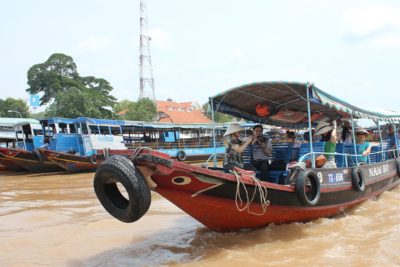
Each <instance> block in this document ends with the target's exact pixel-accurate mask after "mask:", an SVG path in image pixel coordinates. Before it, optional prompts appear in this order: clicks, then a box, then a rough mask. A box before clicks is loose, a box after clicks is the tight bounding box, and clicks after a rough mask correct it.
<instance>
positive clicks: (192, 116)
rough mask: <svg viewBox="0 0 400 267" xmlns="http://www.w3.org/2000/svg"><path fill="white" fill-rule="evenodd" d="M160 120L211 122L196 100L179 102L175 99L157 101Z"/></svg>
mask: <svg viewBox="0 0 400 267" xmlns="http://www.w3.org/2000/svg"><path fill="white" fill-rule="evenodd" d="M155 103H156V106H157V113H158V117H159V119H158V121H159V122H171V123H211V120H209V119H208V118H207V117H206V116H205V115H204V114H203V110H202V108H201V106H200V105H199V104H198V103H196V102H182V103H177V102H173V101H159V100H156V101H155Z"/></svg>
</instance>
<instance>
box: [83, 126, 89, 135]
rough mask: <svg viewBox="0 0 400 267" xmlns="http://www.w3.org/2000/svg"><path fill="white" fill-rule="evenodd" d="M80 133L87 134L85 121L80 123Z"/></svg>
mask: <svg viewBox="0 0 400 267" xmlns="http://www.w3.org/2000/svg"><path fill="white" fill-rule="evenodd" d="M82 133H83V134H89V130H88V127H87V125H86V123H82Z"/></svg>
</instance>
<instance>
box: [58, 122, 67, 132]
mask: <svg viewBox="0 0 400 267" xmlns="http://www.w3.org/2000/svg"><path fill="white" fill-rule="evenodd" d="M58 132H59V133H68V129H67V124H66V123H59V124H58Z"/></svg>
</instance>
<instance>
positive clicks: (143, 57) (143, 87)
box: [139, 0, 155, 101]
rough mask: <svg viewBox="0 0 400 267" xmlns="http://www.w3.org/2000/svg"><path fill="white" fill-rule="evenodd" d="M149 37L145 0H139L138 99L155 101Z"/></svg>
mask: <svg viewBox="0 0 400 267" xmlns="http://www.w3.org/2000/svg"><path fill="white" fill-rule="evenodd" d="M150 41H151V37H150V36H149V34H148V17H147V8H146V3H145V0H140V44H139V47H140V48H139V49H140V56H139V75H140V85H139V88H140V95H139V99H142V98H145V97H148V98H149V99H151V100H153V101H155V94H154V78H153V67H152V65H151V55H150Z"/></svg>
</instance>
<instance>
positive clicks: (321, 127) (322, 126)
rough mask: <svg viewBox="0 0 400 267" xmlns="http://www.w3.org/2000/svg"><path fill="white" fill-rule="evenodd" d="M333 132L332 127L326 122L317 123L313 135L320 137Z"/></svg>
mask: <svg viewBox="0 0 400 267" xmlns="http://www.w3.org/2000/svg"><path fill="white" fill-rule="evenodd" d="M332 130H333V125H332V124H331V123H330V122H329V121H326V120H323V121H319V122H318V124H317V127H315V135H321V134H324V133H327V132H329V131H332Z"/></svg>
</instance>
